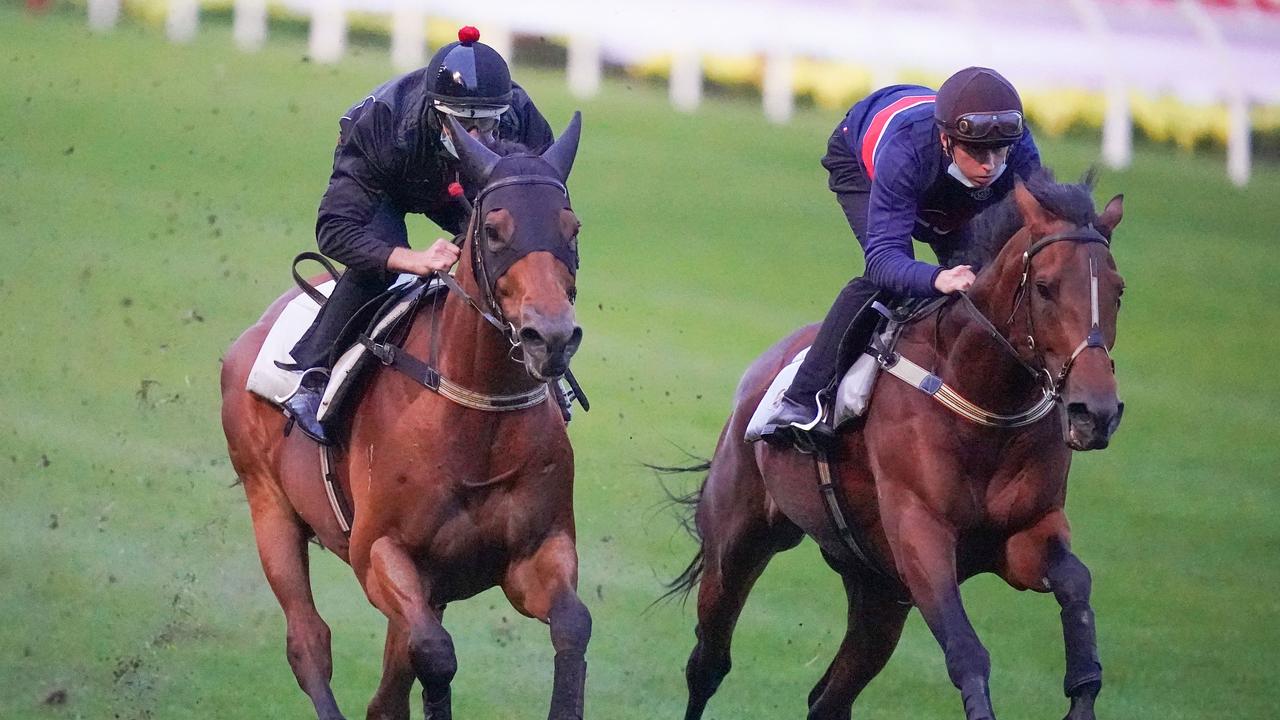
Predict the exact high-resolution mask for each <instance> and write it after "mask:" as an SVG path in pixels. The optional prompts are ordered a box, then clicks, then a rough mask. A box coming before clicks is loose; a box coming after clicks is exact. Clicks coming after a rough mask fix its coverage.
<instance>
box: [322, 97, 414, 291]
mask: <svg viewBox="0 0 1280 720" xmlns="http://www.w3.org/2000/svg"><path fill="white" fill-rule="evenodd" d="M353 115H354V116H355V117H354V119H353V120H351V121H350V122H349V123H346V124H344V127H343V129H342V136H341V138H340V139H339V142H338V149H337V151H336V152H335V153H334V159H333V174H332V175H330V176H329V187H328V189H327V190H325V193H324V197H323V198H322V199H321V200H320V210H319V213H318V217H317V219H316V244H317V245H319V246H320V252H322V253H324V254H325V255H328V256H329V257H331V258H333V259H334V260H337V261H338V262H340V263H342V264H344V265H346V266H347V267H349V268H354V269H356V270H361V271H383V270H386V267H387V257H388V256H390V255H391V250H392V246H391V245H388V244H387V243H385V242H382V241H381V240H379V239H378V238H377V237H375V236H374V235H373V234H372V233H370V232H369V231H368V230H367V229H366V228H367V226H368V225H369V221H370V220H371V219H372V218H373V215H374V213H375V212H376V211H377V209H378V206H379V204H380V203H381V202H382V198H383V195H384V194H385V188H386V178H387V177H388V174H389V170H390V166H391V163H392V162H393V159H392V157H391V153H390V152H389V149H390V148H391V147H393V145H394V142H395V118H394V116H393V114H392V112H391V109H390V108H389V107H387V106H386V105H385V104H382V103H379V102H376V101H374V100H373V99H372V98H370V99H369V100H367V101H366V104H365V105H364V106H362V107H361V108H359V110H358V111H357V112H355V113H353Z"/></svg>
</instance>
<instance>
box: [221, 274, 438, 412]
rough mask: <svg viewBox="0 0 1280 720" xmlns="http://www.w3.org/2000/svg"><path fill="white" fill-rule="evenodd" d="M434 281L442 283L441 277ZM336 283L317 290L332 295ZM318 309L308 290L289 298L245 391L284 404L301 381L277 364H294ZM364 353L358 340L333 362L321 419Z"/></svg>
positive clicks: (399, 310)
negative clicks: (296, 351) (299, 344)
mask: <svg viewBox="0 0 1280 720" xmlns="http://www.w3.org/2000/svg"><path fill="white" fill-rule="evenodd" d="M416 279H418V276H416V275H407V274H402V275H400V276H399V277H397V278H396V280H395V282H393V283H392V284H391V287H393V288H394V287H399V286H401V285H404V284H406V283H409V282H412V281H414V280H416ZM434 282H435V283H439V281H438V280H437V281H434ZM335 284H336V283H335V282H334V281H333V280H329V281H327V282H323V283H321V284H319V285H317V286H316V290H318V291H320V294H321V295H324V296H325V297H329V294H330V293H332V292H333V287H334V285H335ZM408 306H409V302H408V301H401V302H400V303H398V304H397V305H396V307H395V308H393V309H392V310H391V312H389V313H388V314H387V315H386V316H385V317H383V318H382V319H381V320H380V321H379V322H378V326H377V327H376V328H375V330H374V337H378V336H379V335H380V334H381V333H382V332H383V331H384V330H385V329H386V328H387V327H388V326H389V325H390V324H391V323H392V322H394V321H395V320H396V319H397V318H399V317H400V315H401V314H403V313H404V312H405V310H407V309H408ZM318 312H320V306H319V305H318V304H316V301H315V300H312V299H311V298H310V297H309V296H308V295H306V294H305V293H304V294H302V295H299V296H298V297H296V298H294V299H292V300H290V301H289V304H288V305H285V307H284V310H282V311H281V312H280V315H279V317H277V318H276V321H275V324H273V325H272V326H271V330H270V331H269V332H268V333H267V339H266V340H264V341H263V342H262V349H261V350H259V351H258V357H257V358H256V359H254V361H253V368H252V369H250V370H249V380H248V381H247V382H246V383H245V389H246V390H248V391H249V392H251V393H253V394H254V395H257V396H259V397H262V398H264V399H266V400H269V401H270V402H273V403H275V404H276V405H279V404H281V403H283V402H284V401H285V400H287V399H288V398H289V397H290V396H291V395H293V393H294V392H295V391H297V389H298V383H299V382H301V376H300V374H299V373H297V372H293V371H291V370H283V369H281V368H280V367H279V366H277V365H276V363H277V362H280V363H283V364H286V365H292V364H293V362H294V360H293V356H292V355H290V354H289V351H290V350H292V349H293V346H294V345H296V344H297V342H298V340H299V339H301V338H302V334H303V333H304V332H306V331H307V328H309V327H311V323H312V322H313V321H314V320H315V319H316V313H318ZM365 352H368V348H366V347H365V346H364V345H360V344H358V343H357V344H356V345H353V346H351V347H350V348H349V349H348V350H347V351H346V352H345V353H343V354H342V356H341V357H340V358H338V361H337V362H335V363H334V366H333V371H332V373H331V374H330V380H329V385H328V387H326V388H325V393H324V399H323V400H322V401H321V403H320V410H319V411H318V412H317V415H319V416H320V418H321V419H323V417H324V415H325V410H327V409H328V408H329V406H330V405H331V404H332V403H333V400H334V397H335V396H336V395H338V394H339V393H340V392H341V391H342V390H343V381H345V380H346V379H347V377H348V376H349V375H350V374H351V372H352V370H353V369H354V368H355V367H356V363H357V361H358V360H359V359H360V357H361V356H362V355H363V354H364V353H365Z"/></svg>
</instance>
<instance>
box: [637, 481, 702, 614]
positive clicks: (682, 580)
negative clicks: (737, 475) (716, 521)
mask: <svg viewBox="0 0 1280 720" xmlns="http://www.w3.org/2000/svg"><path fill="white" fill-rule="evenodd" d="M644 465H645V467H647V468H649V469H650V470H653V471H655V472H657V473H660V474H661V475H675V474H683V473H705V472H707V471H709V470H710V469H711V461H710V460H703V461H702V462H699V463H698V464H696V465H689V466H687V467H686V466H674V467H672V466H663V465H650V464H649V463H645V464H644ZM658 482H659V484H660V485H662V492H663V494H665V495H666V496H667V503H668V504H669V505H670V506H671V507H675V508H677V509H678V517H679V518H680V526H681V527H683V528H684V530H685V532H687V533H689V537H692V538H693V539H694V540H696V541H697V543H698V552H697V553H695V554H694V556H693V559H692V560H690V561H689V564H688V566H686V567H685V569H684V570H683V571H682V572H681V573H680V574H679V575H677V576H676V577H675V579H674V580H672V581H671V582H669V583H666V584H665V587H666V588H667V591H666V592H664V593H662V594H661V595H659V596H658V599H656V600H654V601H653V602H652V603H650V604H649V607H653V606H654V605H657V604H659V603H661V602H665V601H667V600H670V599H672V598H675V597H679V598H680V602H681V603H684V602H685V601H687V600H688V599H689V593H691V592H693V589H694V588H695V587H697V586H698V581H700V580H701V579H702V571H703V569H704V559H705V555H704V552H703V548H702V535H701V534H700V533H699V532H698V524H697V522H696V521H695V517H694V516H695V513H696V512H697V510H698V504H699V503H700V502H702V490H703V488H705V487H706V485H707V481H706V479H705V478H704V479H703V481H702V482H701V483H699V485H698V488H697V489H696V490H693V491H691V492H688V493H684V494H679V493H674V492H672V491H671V488H669V487H667V484H666V483H665V482H662V479H661V478H659V480H658Z"/></svg>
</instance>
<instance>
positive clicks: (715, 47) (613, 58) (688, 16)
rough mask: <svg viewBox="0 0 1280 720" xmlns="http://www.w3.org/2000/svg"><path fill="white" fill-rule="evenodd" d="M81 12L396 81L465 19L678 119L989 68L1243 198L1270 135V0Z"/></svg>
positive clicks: (201, 3)
mask: <svg viewBox="0 0 1280 720" xmlns="http://www.w3.org/2000/svg"><path fill="white" fill-rule="evenodd" d="M30 1H31V2H32V3H34V4H40V3H43V2H47V1H48V0H30ZM82 1H83V2H85V3H86V5H87V9H88V18H89V23H90V25H91V26H92V27H93V28H95V29H98V30H108V29H110V28H111V27H113V26H114V24H115V23H116V22H117V20H118V18H119V16H120V15H121V12H122V11H126V12H131V13H134V14H137V15H139V16H141V17H145V18H149V19H151V20H153V21H155V22H157V23H160V22H163V23H164V25H165V27H166V29H167V33H168V36H169V37H170V38H171V39H172V40H173V41H175V42H182V41H186V40H189V39H191V38H193V37H194V35H195V33H196V32H197V31H198V24H199V17H200V12H201V9H202V8H203V9H205V11H206V12H208V11H213V12H218V13H227V12H230V13H231V14H232V16H233V22H234V27H235V38H236V41H237V43H238V44H239V45H240V47H241V48H243V49H244V50H247V51H252V50H254V49H257V48H260V47H261V46H262V45H263V43H265V42H267V41H268V39H269V25H270V22H271V21H272V19H279V20H283V19H291V20H293V21H298V20H302V21H304V22H306V23H308V24H309V30H308V32H309V48H310V57H311V59H312V60H313V61H316V62H325V63H332V62H339V61H341V59H342V57H343V54H344V51H345V49H346V45H347V37H348V33H349V32H350V31H351V30H352V29H353V28H354V29H358V30H360V31H361V32H373V33H378V34H386V35H387V36H388V37H389V41H390V56H391V62H392V63H393V64H394V66H396V67H397V68H401V69H409V68H412V67H416V66H418V65H421V64H422V63H424V62H425V60H426V57H427V53H428V51H429V49H430V48H431V47H434V46H438V45H440V44H443V43H445V42H448V41H449V40H451V39H452V34H453V32H454V31H456V28H457V26H458V25H459V24H460V22H461V19H465V21H466V22H468V23H472V24H476V25H478V26H480V27H481V30H482V32H483V40H484V41H485V42H488V43H489V44H491V45H493V46H494V47H495V48H497V49H498V50H499V51H500V52H503V53H504V54H505V55H507V56H508V57H510V56H511V55H512V50H513V48H514V47H515V44H516V43H517V41H519V40H521V39H525V38H528V39H536V40H537V41H538V42H544V43H549V44H551V45H553V46H556V47H559V48H563V50H564V58H565V65H566V75H567V79H568V83H569V86H570V88H571V90H572V92H573V93H574V94H576V95H578V96H580V97H589V96H591V95H593V94H594V93H596V92H597V90H598V89H599V87H600V81H601V77H602V75H603V73H604V71H605V69H606V68H607V67H609V66H620V67H623V68H625V69H626V70H627V71H629V72H632V73H638V74H642V75H647V76H654V77H658V78H661V79H663V80H664V81H666V82H667V83H669V88H670V90H669V97H670V102H671V105H672V107H673V108H675V109H676V110H678V111H681V112H692V111H694V110H696V109H697V107H698V105H699V102H700V100H701V97H702V95H703V91H704V86H705V84H706V83H707V82H708V81H710V82H712V83H716V84H719V85H726V86H731V87H744V88H749V89H751V90H752V91H753V92H758V93H759V96H760V98H761V100H762V103H763V108H764V113H765V114H766V115H767V117H769V118H770V119H771V120H773V121H776V122H779V123H785V122H787V121H788V120H789V119H790V117H791V115H792V112H793V110H794V107H795V104H796V102H797V100H798V99H799V100H801V101H805V102H814V103H817V104H819V105H822V106H824V107H830V108H832V109H837V108H838V109H843V108H845V107H847V106H848V105H849V104H851V103H852V102H854V101H855V100H857V99H858V97H859V96H860V95H861V94H863V93H865V92H867V91H868V90H870V89H871V88H873V87H877V86H882V85H887V84H891V83H894V82H904V81H910V82H922V83H926V84H933V85H935V86H936V84H937V83H939V82H941V80H942V79H943V78H945V77H946V76H947V75H948V74H950V73H951V72H953V71H954V70H956V69H958V68H960V67H963V66H965V65H970V64H979V65H987V66H991V67H995V68H998V69H999V70H1000V71H1001V72H1003V73H1005V74H1006V75H1008V77H1009V78H1010V79H1011V80H1012V81H1013V82H1014V83H1015V84H1016V85H1018V87H1019V88H1020V89H1022V91H1023V93H1024V95H1025V96H1026V102H1027V109H1028V114H1029V115H1030V116H1031V118H1032V120H1033V121H1034V122H1035V124H1036V127H1037V129H1038V130H1039V131H1041V132H1048V133H1050V134H1058V133H1061V132H1064V131H1066V130H1068V129H1070V128H1073V127H1090V128H1096V129H1097V130H1098V131H1099V132H1100V135H1101V156H1102V158H1103V161H1104V162H1105V163H1106V164H1107V165H1108V166H1110V167H1112V168H1123V167H1126V166H1128V165H1129V163H1130V162H1131V159H1132V155H1133V152H1132V143H1133V137H1134V134H1135V131H1140V132H1142V133H1143V134H1145V135H1146V136H1148V137H1150V138H1152V139H1154V140H1156V141H1158V142H1175V143H1177V144H1178V145H1180V146H1182V147H1184V148H1188V149H1192V148H1195V147H1197V146H1200V145H1217V146H1223V147H1225V148H1226V164H1227V174H1228V176H1229V177H1230V178H1231V180H1232V181H1233V182H1234V183H1235V184H1237V185H1244V184H1246V183H1247V182H1248V180H1249V175H1250V168H1251V162H1252V159H1253V155H1254V148H1253V143H1252V142H1251V140H1252V135H1253V133H1254V132H1260V133H1265V134H1267V135H1268V136H1271V135H1280V0H986V1H979V0H844V1H839V0H646V1H645V2H616V1H614V2H610V1H609V0H559V1H558V2H555V3H543V2H530V1H529V0H485V2H478V3H477V2H463V1H461V0H207V1H205V0H82ZM516 60H517V61H519V57H518V56H517V57H516Z"/></svg>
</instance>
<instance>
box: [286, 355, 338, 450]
mask: <svg viewBox="0 0 1280 720" xmlns="http://www.w3.org/2000/svg"><path fill="white" fill-rule="evenodd" d="M328 376H329V374H328V372H327V371H326V370H324V369H323V368H312V369H310V370H307V371H304V372H303V373H302V377H301V378H300V379H299V382H298V389H297V390H295V391H294V392H293V394H292V395H290V396H289V397H288V398H286V399H285V400H284V402H283V403H281V404H282V405H284V409H285V411H287V412H288V413H289V417H290V418H292V419H293V422H294V425H296V426H297V428H298V429H299V430H301V431H302V432H303V434H304V435H306V436H307V437H309V438H311V439H312V440H315V441H316V442H318V443H320V444H321V445H328V444H330V442H329V438H328V437H327V436H326V435H325V432H324V428H323V427H322V426H321V425H320V421H319V420H318V419H316V413H317V411H319V409H320V400H321V399H322V398H323V397H324V388H325V385H326V380H327V379H328Z"/></svg>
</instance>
